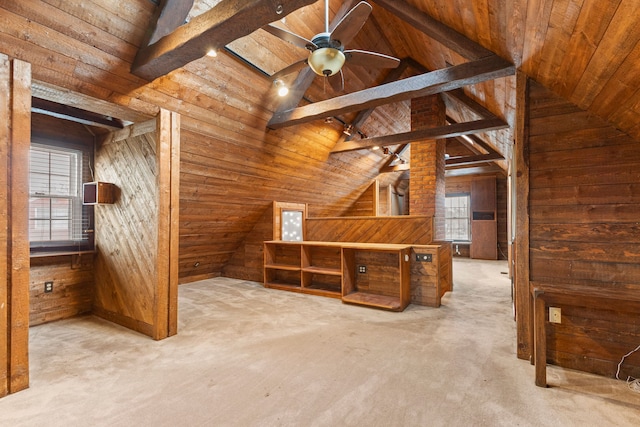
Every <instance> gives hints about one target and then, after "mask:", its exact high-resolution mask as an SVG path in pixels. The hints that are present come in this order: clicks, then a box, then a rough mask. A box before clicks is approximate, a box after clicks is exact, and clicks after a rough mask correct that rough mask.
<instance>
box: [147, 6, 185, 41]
mask: <svg viewBox="0 0 640 427" xmlns="http://www.w3.org/2000/svg"><path fill="white" fill-rule="evenodd" d="M192 7H193V0H162V1H161V2H160V5H159V6H158V7H157V8H156V11H155V13H154V15H153V18H152V19H151V26H150V28H149V30H148V31H147V34H146V36H145V40H144V42H143V43H142V44H141V46H148V45H150V44H152V43H155V42H157V41H158V40H160V39H161V38H162V37H164V36H166V35H168V34H171V33H172V32H173V30H175V29H176V28H178V27H179V26H180V25H182V24H184V23H185V21H186V20H187V16H189V11H190V10H191V8H192Z"/></svg>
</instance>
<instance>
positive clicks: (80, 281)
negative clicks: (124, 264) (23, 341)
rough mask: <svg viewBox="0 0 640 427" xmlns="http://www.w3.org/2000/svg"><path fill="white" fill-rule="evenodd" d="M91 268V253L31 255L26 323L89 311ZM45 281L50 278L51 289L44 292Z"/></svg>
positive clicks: (91, 293) (92, 281) (92, 277)
mask: <svg viewBox="0 0 640 427" xmlns="http://www.w3.org/2000/svg"><path fill="white" fill-rule="evenodd" d="M93 272H94V256H93V254H82V255H65V256H54V257H37V258H31V268H30V281H29V282H30V283H29V300H30V301H29V307H30V310H29V325H30V326H35V325H40V324H43V323H47V322H53V321H56V320H61V319H66V318H69V317H73V316H77V315H79V314H84V313H90V312H91V306H92V303H93V286H94V274H93ZM46 281H53V292H51V293H45V292H44V286H43V285H44V282H46Z"/></svg>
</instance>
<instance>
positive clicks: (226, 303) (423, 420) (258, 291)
mask: <svg viewBox="0 0 640 427" xmlns="http://www.w3.org/2000/svg"><path fill="white" fill-rule="evenodd" d="M506 269H507V266H506V263H504V262H486V261H474V260H467V259H456V260H455V263H454V283H455V285H454V291H453V293H450V294H447V296H446V297H445V298H444V300H443V306H442V307H440V308H429V307H420V306H415V305H411V306H409V307H408V308H407V310H405V311H404V312H402V313H390V312H384V311H379V310H374V309H370V308H363V307H356V306H349V305H344V304H342V303H341V302H340V301H339V300H335V299H329V298H323V297H315V296H307V295H299V294H295V293H289V292H284V291H278V290H269V289H264V288H262V286H261V285H260V284H258V283H252V282H243V281H238V280H232V279H227V278H218V279H212V280H205V281H201V282H197V283H192V284H188V285H183V286H181V287H180V299H179V334H178V335H177V336H175V337H172V338H169V339H166V340H163V341H160V342H155V341H152V340H151V339H149V338H147V337H144V336H142V335H139V334H137V333H135V332H131V331H128V330H126V329H123V328H120V327H118V326H115V325H113V324H110V323H108V322H106V321H103V320H100V319H97V318H95V317H92V316H86V317H80V318H75V319H71V320H65V321H60V322H56V323H52V324H47V325H41V326H37V327H34V328H31V338H30V339H31V388H30V389H28V390H26V391H23V392H20V393H17V394H15V395H11V396H8V397H5V398H3V399H0V425H2V426H500V425H504V426H609V425H616V426H625V425H629V426H631V425H638V422H639V420H640V417H639V416H640V395H638V394H636V393H632V392H631V391H629V390H628V389H627V388H626V386H625V384H624V383H623V382H621V381H615V380H611V379H607V378H603V377H598V376H593V375H587V374H582V373H577V372H572V371H566V370H563V369H560V368H557V367H550V368H549V372H548V379H549V383H550V385H551V386H552V387H551V388H548V389H542V388H539V387H536V386H535V385H534V367H533V366H531V365H530V364H529V363H528V362H526V361H522V360H519V359H517V358H516V356H515V324H514V322H513V319H512V305H511V290H510V281H509V279H508V278H507V276H506V275H505V274H502V272H505V271H506Z"/></svg>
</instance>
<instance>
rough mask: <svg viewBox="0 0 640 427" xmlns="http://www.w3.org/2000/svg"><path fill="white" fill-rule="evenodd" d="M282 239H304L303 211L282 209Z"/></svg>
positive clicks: (298, 240) (295, 240) (293, 240)
mask: <svg viewBox="0 0 640 427" xmlns="http://www.w3.org/2000/svg"><path fill="white" fill-rule="evenodd" d="M281 231H282V233H281V235H282V240H287V241H292V242H301V241H302V238H303V236H302V211H293V210H284V209H283V210H282V230H281Z"/></svg>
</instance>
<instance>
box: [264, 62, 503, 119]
mask: <svg viewBox="0 0 640 427" xmlns="http://www.w3.org/2000/svg"><path fill="white" fill-rule="evenodd" d="M514 73H515V67H514V66H513V65H512V64H510V63H509V62H507V61H505V60H504V59H502V58H500V57H498V56H496V55H493V56H491V57H488V58H482V59H478V60H476V61H472V62H467V63H464V64H461V65H456V66H453V67H449V68H445V69H441V70H436V71H432V72H430V73H425V74H421V75H418V76H414V77H409V78H406V79H403V80H399V81H395V82H391V83H387V84H384V85H380V86H376V87H373V88H369V89H364V90H362V91H360V92H354V93H350V94H347V95H342V96H338V97H336V98H331V99H327V100H325V101H320V102H316V103H314V104H310V105H305V106H303V107H298V108H295V109H290V110H286V111H281V112H276V114H274V115H273V117H272V118H271V120H270V121H269V123H268V124H267V127H269V128H271V129H279V128H283V127H287V126H293V125H296V124H300V123H307V122H310V121H313V120H318V119H323V118H325V117H328V116H335V115H340V114H345V113H350V112H354V111H360V110H364V109H367V108H373V107H377V106H379V105H384V104H390V103H393V102H399V101H404V100H407V99H411V98H416V97H420V96H427V95H433V94H436V93H442V92H445V91H448V90H452V89H457V88H460V87H463V86H466V85H470V84H476V83H480V82H483V81H487V80H493V79H497V78H500V77H506V76H510V75H513V74H514Z"/></svg>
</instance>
